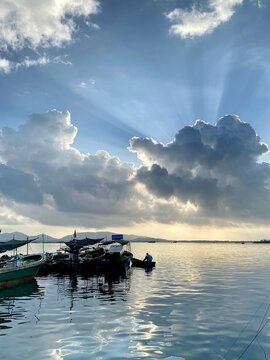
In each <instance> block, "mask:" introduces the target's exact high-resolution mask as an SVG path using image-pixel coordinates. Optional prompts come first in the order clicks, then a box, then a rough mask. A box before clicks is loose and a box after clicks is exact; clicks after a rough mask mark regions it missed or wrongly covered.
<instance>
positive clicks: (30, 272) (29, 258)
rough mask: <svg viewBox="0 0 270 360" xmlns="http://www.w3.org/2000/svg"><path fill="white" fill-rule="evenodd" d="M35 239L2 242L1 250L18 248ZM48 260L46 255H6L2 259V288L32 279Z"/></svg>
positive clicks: (0, 274) (0, 263)
mask: <svg viewBox="0 0 270 360" xmlns="http://www.w3.org/2000/svg"><path fill="white" fill-rule="evenodd" d="M33 240H35V239H31V240H29V239H27V240H26V241H21V240H15V239H13V240H10V241H7V242H2V243H1V244H0V252H5V251H8V250H13V249H14V250H16V252H17V248H18V247H20V246H23V245H26V244H28V243H29V242H31V241H33ZM45 262H46V260H45V257H44V255H42V254H33V255H21V254H19V255H17V254H16V255H15V256H13V257H8V256H5V255H4V258H3V257H2V258H1V261H0V288H3V287H8V286H13V285H17V284H19V283H22V282H26V281H29V280H31V279H32V278H33V277H34V276H35V275H36V274H37V272H38V270H39V268H40V267H41V266H42V265H43V264H44V263H45Z"/></svg>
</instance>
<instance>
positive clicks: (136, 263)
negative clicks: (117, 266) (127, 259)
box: [131, 258, 156, 268]
mask: <svg viewBox="0 0 270 360" xmlns="http://www.w3.org/2000/svg"><path fill="white" fill-rule="evenodd" d="M131 261H132V266H133V267H141V268H152V267H155V266H156V263H155V261H143V260H139V259H136V258H132V260H131Z"/></svg>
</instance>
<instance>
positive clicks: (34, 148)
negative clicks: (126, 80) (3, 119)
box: [0, 110, 146, 227]
mask: <svg viewBox="0 0 270 360" xmlns="http://www.w3.org/2000/svg"><path fill="white" fill-rule="evenodd" d="M76 134H77V128H76V127H75V126H74V125H72V124H71V121H70V113H69V112H68V111H63V112H59V111H56V110H52V111H49V112H47V113H45V114H32V115H31V116H30V117H29V119H28V121H27V122H25V123H24V124H22V125H21V126H19V128H18V129H17V130H15V129H11V128H9V127H4V128H3V129H2V132H1V136H0V161H1V163H2V169H4V170H5V187H4V188H3V187H0V193H1V197H2V198H7V199H11V200H14V203H13V205H12V207H11V208H12V210H13V211H16V212H20V211H23V213H24V215H25V216H28V217H32V218H33V219H38V220H39V221H41V222H44V221H48V222H50V223H52V222H58V223H59V222H60V223H65V222H67V221H71V218H73V221H75V220H74V219H77V221H78V222H77V223H78V224H82V223H83V224H84V225H85V226H87V225H86V224H88V226H90V224H89V221H90V218H91V217H92V218H93V217H97V218H96V219H95V220H97V221H96V222H95V224H92V225H93V226H98V224H100V226H103V227H104V226H108V225H109V224H111V225H112V224H115V223H116V218H117V222H118V223H125V224H127V223H131V222H132V221H135V220H139V218H141V220H142V219H143V217H145V215H146V214H145V211H146V210H144V207H143V206H142V204H143V201H142V200H143V198H142V196H141V195H140V193H139V192H138V191H137V189H136V184H135V183H134V181H133V176H134V172H135V168H134V165H133V164H130V163H123V164H122V163H121V162H120V160H119V159H118V158H117V157H114V156H111V155H109V154H108V153H107V152H106V151H104V150H100V151H98V152H97V153H96V154H93V155H91V154H83V153H81V152H79V151H78V150H77V149H76V148H74V147H73V146H72V144H73V141H74V139H75V136H76ZM11 144H12V146H11ZM15 170H16V171H18V174H17V175H16V179H18V181H17V182H20V187H21V189H25V190H24V191H26V199H25V200H24V201H22V197H23V196H22V194H21V193H19V190H16V188H17V187H18V186H19V185H18V183H14V181H9V177H10V180H12V178H13V177H14V176H15V174H13V172H14V171H15ZM31 186H32V188H33V189H36V190H35V191H34V190H33V191H32V198H31V196H30V193H31V191H30V190H29V195H27V194H28V190H27V189H30V188H31ZM41 199H42V201H43V203H42V205H40V202H41ZM25 201H29V202H31V204H32V206H30V205H29V206H27V207H25V204H24V202H25ZM140 209H142V210H140Z"/></svg>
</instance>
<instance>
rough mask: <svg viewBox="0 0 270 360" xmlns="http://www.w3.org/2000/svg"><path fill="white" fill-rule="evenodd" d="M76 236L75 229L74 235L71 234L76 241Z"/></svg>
mask: <svg viewBox="0 0 270 360" xmlns="http://www.w3.org/2000/svg"><path fill="white" fill-rule="evenodd" d="M76 236H77V234H76V229H75V230H74V234H73V237H74V239H76Z"/></svg>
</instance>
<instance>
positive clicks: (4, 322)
mask: <svg viewBox="0 0 270 360" xmlns="http://www.w3.org/2000/svg"><path fill="white" fill-rule="evenodd" d="M38 295H40V289H39V286H38V283H37V281H36V279H32V280H30V281H28V282H27V283H24V284H19V285H17V286H13V287H6V288H2V289H1V291H0V305H1V313H0V330H2V331H4V330H7V329H10V328H12V327H13V326H14V325H12V322H13V321H14V320H16V319H17V320H18V319H20V318H25V313H26V310H25V309H24V308H23V306H22V302H19V303H17V301H20V300H21V299H23V298H27V299H28V300H29V298H34V297H37V296H38ZM0 335H4V334H3V333H0Z"/></svg>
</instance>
